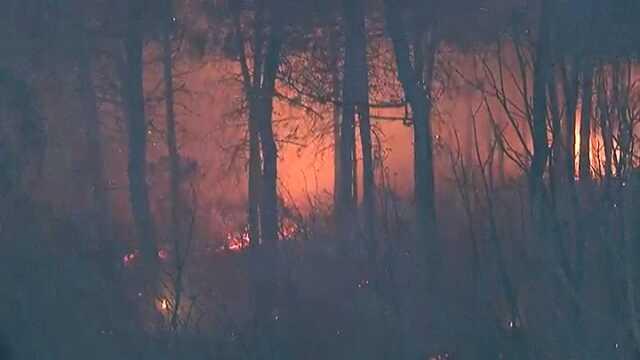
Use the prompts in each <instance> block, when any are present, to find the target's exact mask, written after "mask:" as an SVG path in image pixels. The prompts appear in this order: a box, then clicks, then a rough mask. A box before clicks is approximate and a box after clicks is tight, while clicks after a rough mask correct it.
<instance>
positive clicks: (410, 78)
mask: <svg viewBox="0 0 640 360" xmlns="http://www.w3.org/2000/svg"><path fill="white" fill-rule="evenodd" d="M385 15H386V23H387V28H388V30H389V34H390V36H391V40H392V43H393V50H394V54H395V59H396V67H397V71H398V78H399V80H400V83H401V84H402V88H403V90H404V94H405V97H406V99H407V101H408V102H409V104H410V106H411V114H412V118H413V140H414V181H415V184H414V186H415V191H414V193H415V194H414V196H415V203H416V222H417V224H418V236H419V237H420V238H423V240H421V241H419V243H418V244H419V246H420V247H422V248H423V249H422V250H420V252H421V256H426V257H429V258H431V259H437V258H438V254H437V252H438V251H437V240H436V239H435V237H436V229H435V226H436V209H435V185H434V164H433V139H432V132H431V107H432V104H431V98H430V90H429V89H430V87H431V81H430V77H431V74H432V73H433V66H434V62H433V61H430V62H427V65H428V66H429V68H427V69H426V71H425V73H427V79H426V81H425V79H423V71H422V70H423V69H419V70H418V69H417V68H416V67H415V66H414V64H412V62H411V55H410V53H411V50H410V45H409V42H408V41H407V35H406V30H405V28H404V26H403V19H402V14H401V11H400V10H399V9H398V5H397V4H394V3H393V1H391V0H386V1H385ZM436 49H437V46H436V44H432V46H430V47H429V51H430V53H429V54H427V56H428V57H430V58H435V52H436ZM416 51H417V52H420V51H422V49H421V48H415V47H414V52H416ZM429 238H431V244H430V245H431V246H429V240H427V239H429ZM428 248H431V249H430V250H431V251H429V250H427V249H428Z"/></svg>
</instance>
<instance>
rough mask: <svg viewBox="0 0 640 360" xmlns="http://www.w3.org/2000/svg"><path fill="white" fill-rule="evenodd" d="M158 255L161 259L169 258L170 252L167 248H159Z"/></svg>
mask: <svg viewBox="0 0 640 360" xmlns="http://www.w3.org/2000/svg"><path fill="white" fill-rule="evenodd" d="M158 257H159V258H160V260H167V259H168V258H169V252H168V251H167V250H165V249H160V250H158Z"/></svg>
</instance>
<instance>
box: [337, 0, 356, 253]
mask: <svg viewBox="0 0 640 360" xmlns="http://www.w3.org/2000/svg"><path fill="white" fill-rule="evenodd" d="M352 5H353V4H351V2H344V3H343V6H344V11H345V19H344V21H345V24H344V29H345V35H346V41H345V42H346V43H345V54H344V70H343V79H342V119H341V123H340V161H339V163H340V181H339V183H340V188H339V190H338V202H337V203H336V209H337V212H336V214H337V215H338V219H337V224H338V236H339V237H340V238H341V241H342V244H341V245H342V250H343V251H344V252H348V251H351V250H352V247H353V244H352V241H353V230H354V223H353V217H354V214H355V208H356V204H355V198H356V196H357V194H356V193H355V191H356V186H355V182H356V177H355V170H356V168H355V165H354V164H355V161H356V159H355V140H356V139H355V114H356V113H355V101H356V77H355V75H356V71H355V66H356V58H355V57H354V55H355V54H354V51H353V49H354V47H356V46H357V45H356V44H355V38H354V36H353V33H352V32H353V26H352V25H351V24H350V21H349V20H350V19H349V17H350V15H351V14H350V13H351V12H352V10H353V9H352Z"/></svg>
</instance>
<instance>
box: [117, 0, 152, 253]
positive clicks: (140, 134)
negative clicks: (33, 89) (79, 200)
mask: <svg viewBox="0 0 640 360" xmlns="http://www.w3.org/2000/svg"><path fill="white" fill-rule="evenodd" d="M143 10H144V9H143V7H142V6H137V4H136V3H135V2H133V3H132V5H131V9H130V13H129V14H128V16H129V21H128V32H127V37H126V39H125V41H124V51H125V58H126V61H125V63H124V64H125V69H124V71H123V74H122V75H123V77H122V79H121V87H122V90H123V97H124V98H123V101H124V103H125V107H126V109H125V116H126V120H127V126H128V132H129V159H128V175H129V200H130V203H131V209H132V212H133V218H134V222H135V226H136V231H137V235H138V240H139V241H140V248H141V252H142V256H143V258H144V261H145V263H147V264H148V265H153V264H155V263H156V261H157V248H156V244H155V240H154V235H153V219H152V217H151V210H150V206H149V186H148V184H147V179H146V176H147V174H146V166H147V122H146V119H145V109H144V106H145V104H144V90H143V83H142V75H143V64H142V54H143V38H142V24H141V23H140V22H141V18H142V12H143Z"/></svg>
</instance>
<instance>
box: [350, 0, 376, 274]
mask: <svg viewBox="0 0 640 360" xmlns="http://www.w3.org/2000/svg"><path fill="white" fill-rule="evenodd" d="M346 15H347V16H346V19H347V22H348V24H349V29H348V30H347V34H351V36H352V37H353V45H354V47H353V48H352V51H353V52H354V54H353V56H354V71H355V72H356V74H355V76H354V80H355V84H354V85H355V91H356V95H355V106H356V108H355V110H356V113H357V115H358V126H359V129H360V144H361V150H362V179H363V180H362V194H363V195H362V196H363V197H362V199H363V201H362V206H363V208H364V214H363V224H362V226H363V228H364V236H365V245H366V250H367V257H368V262H369V271H370V273H371V275H374V274H375V271H376V257H377V254H376V252H377V242H376V238H375V229H374V226H375V223H376V221H375V216H376V202H375V179H374V172H375V169H374V163H373V144H372V140H371V116H370V112H369V64H368V60H367V44H368V40H367V29H366V24H365V17H366V8H365V2H364V1H362V0H357V1H355V2H353V5H352V6H351V7H349V6H348V5H346Z"/></svg>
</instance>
